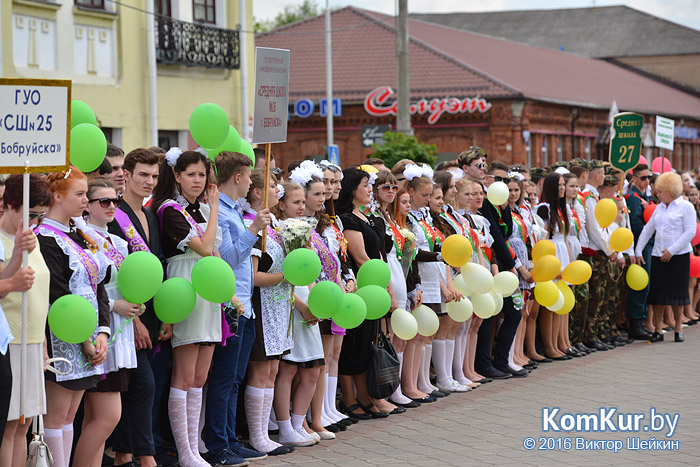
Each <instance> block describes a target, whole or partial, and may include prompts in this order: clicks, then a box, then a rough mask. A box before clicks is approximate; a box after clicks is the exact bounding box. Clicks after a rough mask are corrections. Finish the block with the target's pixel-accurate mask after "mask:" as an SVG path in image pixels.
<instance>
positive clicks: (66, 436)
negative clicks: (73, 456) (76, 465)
mask: <svg viewBox="0 0 700 467" xmlns="http://www.w3.org/2000/svg"><path fill="white" fill-rule="evenodd" d="M61 431H63V460H64V462H65V463H66V466H68V465H70V453H71V452H72V451H73V424H72V423H71V424H70V425H63V429H62V430H61Z"/></svg>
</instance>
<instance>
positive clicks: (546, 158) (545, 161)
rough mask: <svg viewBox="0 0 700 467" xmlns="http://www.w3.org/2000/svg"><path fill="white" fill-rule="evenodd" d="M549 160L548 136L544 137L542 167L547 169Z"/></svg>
mask: <svg viewBox="0 0 700 467" xmlns="http://www.w3.org/2000/svg"><path fill="white" fill-rule="evenodd" d="M548 160H549V158H548V157H547V135H542V166H543V167H547V166H548V165H549V162H548Z"/></svg>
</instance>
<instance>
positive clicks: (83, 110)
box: [70, 99, 97, 130]
mask: <svg viewBox="0 0 700 467" xmlns="http://www.w3.org/2000/svg"><path fill="white" fill-rule="evenodd" d="M81 123H90V124H92V125H95V126H97V117H95V112H93V111H92V109H91V108H90V106H89V105H87V104H86V103H85V102H83V101H79V100H75V99H74V100H72V101H70V128H71V130H72V129H73V127H75V126H78V125H80V124H81Z"/></svg>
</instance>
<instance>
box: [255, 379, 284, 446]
mask: <svg viewBox="0 0 700 467" xmlns="http://www.w3.org/2000/svg"><path fill="white" fill-rule="evenodd" d="M274 398H275V388H265V398H264V400H263V409H262V414H261V415H260V427H261V430H262V435H263V437H264V438H265V442H266V443H267V444H268V445H269V446H270V447H271V448H272V449H270V451H274V450H275V449H277V448H278V447H280V446H282V445H281V444H280V443H277V442H275V441H272V440H271V439H270V435H269V433H268V432H267V430H268V424H269V422H270V416H271V414H270V412H272V400H273V399H274ZM270 451H267V452H270Z"/></svg>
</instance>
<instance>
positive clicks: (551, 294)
mask: <svg viewBox="0 0 700 467" xmlns="http://www.w3.org/2000/svg"><path fill="white" fill-rule="evenodd" d="M558 299H559V287H557V285H556V284H555V283H554V282H552V281H545V282H538V283H537V284H535V300H537V303H539V304H540V305H542V306H544V307H550V306H552V305H554V304H555V303H557V300H558ZM472 301H473V299H472Z"/></svg>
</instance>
